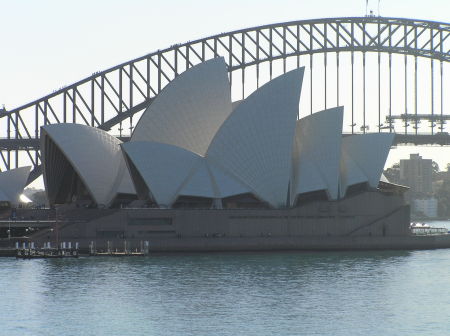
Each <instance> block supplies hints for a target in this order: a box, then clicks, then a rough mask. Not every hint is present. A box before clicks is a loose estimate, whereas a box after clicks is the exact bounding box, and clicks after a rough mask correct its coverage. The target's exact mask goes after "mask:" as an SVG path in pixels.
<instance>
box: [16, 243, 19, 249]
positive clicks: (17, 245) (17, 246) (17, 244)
mask: <svg viewBox="0 0 450 336" xmlns="http://www.w3.org/2000/svg"><path fill="white" fill-rule="evenodd" d="M16 249H17V250H18V249H19V242H16Z"/></svg>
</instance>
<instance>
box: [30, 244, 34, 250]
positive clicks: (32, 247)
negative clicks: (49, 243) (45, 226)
mask: <svg viewBox="0 0 450 336" xmlns="http://www.w3.org/2000/svg"><path fill="white" fill-rule="evenodd" d="M31 249H32V250H34V242H31Z"/></svg>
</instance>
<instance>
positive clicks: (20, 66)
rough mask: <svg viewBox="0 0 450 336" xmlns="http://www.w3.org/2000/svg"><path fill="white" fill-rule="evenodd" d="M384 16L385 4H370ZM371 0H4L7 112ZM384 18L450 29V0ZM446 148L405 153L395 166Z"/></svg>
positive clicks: (393, 1)
mask: <svg viewBox="0 0 450 336" xmlns="http://www.w3.org/2000/svg"><path fill="white" fill-rule="evenodd" d="M368 2H369V8H370V9H373V10H374V11H375V14H377V13H378V1H377V0H369V1H368ZM365 14H366V1H365V0H340V1H335V0H315V1H311V0H277V1H267V0H258V1H257V0H239V1H238V0H227V1H216V0H208V1H207V0H190V1H182V0H166V1H161V0H147V1H144V0H127V1H124V0H122V1H120V0H77V1H67V0H39V1H36V0H0V106H1V105H2V104H4V105H5V106H6V108H7V109H11V108H14V107H17V106H20V105H23V104H25V103H27V102H30V101H32V100H34V99H37V98H40V97H41V96H44V95H46V94H48V93H51V92H52V91H54V90H55V89H57V88H60V87H61V86H64V85H68V84H71V83H73V82H76V81H77V80H80V79H82V78H84V77H86V76H89V75H91V74H92V73H93V72H97V71H100V70H103V69H107V68H109V67H111V66H114V65H116V64H119V63H122V62H125V61H128V60H130V59H133V58H136V57H139V56H142V55H145V54H147V53H150V52H152V51H155V50H157V49H163V48H166V47H168V46H170V45H172V44H176V43H182V42H186V41H189V40H195V39H198V38H201V37H207V36H210V35H214V34H217V33H221V32H228V31H232V30H236V29H240V28H246V27H252V26H258V25H262V24H269V23H276V22H286V21H293V20H302V19H313V18H325V17H339V16H364V15H365ZM380 15H382V16H389V17H408V18H416V19H425V20H434V21H441V22H450V0H428V1H423V0H422V1H418V0H390V1H386V0H381V1H380ZM410 152H419V153H421V154H422V155H423V156H425V157H430V158H433V159H435V160H437V161H438V163H439V164H440V165H441V166H444V167H445V165H446V162H447V161H449V162H450V150H449V149H447V148H441V147H420V148H418V147H415V148H410V147H401V148H400V147H398V149H395V150H393V151H392V153H391V155H390V157H389V160H388V165H389V164H391V163H394V162H396V161H398V160H399V159H400V158H404V157H407V156H408V154H409V153H410Z"/></svg>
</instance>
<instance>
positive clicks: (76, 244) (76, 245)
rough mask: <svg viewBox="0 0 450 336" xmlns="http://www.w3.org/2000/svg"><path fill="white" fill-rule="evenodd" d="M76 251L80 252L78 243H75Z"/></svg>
mask: <svg viewBox="0 0 450 336" xmlns="http://www.w3.org/2000/svg"><path fill="white" fill-rule="evenodd" d="M75 250H78V242H75Z"/></svg>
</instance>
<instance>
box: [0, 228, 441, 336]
mask: <svg viewBox="0 0 450 336" xmlns="http://www.w3.org/2000/svg"><path fill="white" fill-rule="evenodd" d="M433 224H434V225H436V226H443V225H445V226H447V227H450V225H449V223H446V222H445V223H444V222H441V223H433ZM448 293H450V249H444V250H428V251H365V252H314V253H312V252H283V253H217V254H189V255H177V254H172V255H154V256H150V257H144V258H141V257H136V258H126V257H124V258H121V257H117V258H108V257H95V258H94V257H91V258H88V257H86V258H83V257H82V258H79V259H60V260H55V259H53V260H52V259H40V260H16V259H14V258H0V302H1V307H2V310H1V314H0V335H8V336H16V335H17V336H19V335H20V336H25V335H33V336H35V335H43V336H52V335H111V336H112V335H121V336H123V335H144V334H145V335H165V336H166V335H169V336H171V335H177V336H178V335H444V334H448V332H449V330H450V319H449V316H450V296H449V294H448Z"/></svg>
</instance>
